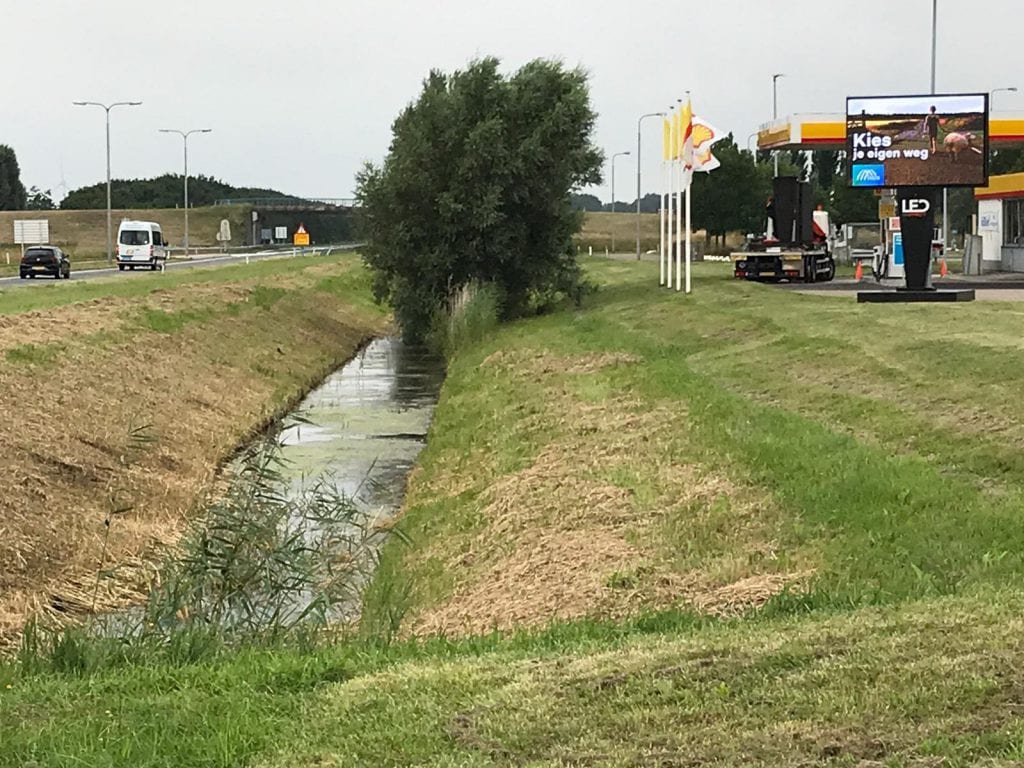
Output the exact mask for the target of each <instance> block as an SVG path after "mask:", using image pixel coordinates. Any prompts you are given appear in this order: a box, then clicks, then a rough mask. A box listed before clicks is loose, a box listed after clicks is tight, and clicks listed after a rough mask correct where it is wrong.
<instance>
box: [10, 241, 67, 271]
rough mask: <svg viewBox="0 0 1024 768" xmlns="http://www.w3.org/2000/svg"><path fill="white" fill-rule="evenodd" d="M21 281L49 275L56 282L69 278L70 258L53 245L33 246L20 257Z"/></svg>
mask: <svg viewBox="0 0 1024 768" xmlns="http://www.w3.org/2000/svg"><path fill="white" fill-rule="evenodd" d="M20 272H21V279H22V280H24V279H25V278H26V277H35V276H36V275H49V276H50V277H54V278H56V279H57V280H60V279H61V278H63V279H65V280H67V279H69V278H70V277H71V257H70V256H68V255H67V254H66V253H64V251H62V250H61V249H60V248H58V247H57V246H55V245H34V246H32V247H31V248H29V249H28V250H26V251H25V255H24V256H22V257H21V270H20Z"/></svg>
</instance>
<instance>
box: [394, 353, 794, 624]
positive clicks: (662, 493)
mask: <svg viewBox="0 0 1024 768" xmlns="http://www.w3.org/2000/svg"><path fill="white" fill-rule="evenodd" d="M639 362H640V360H639V358H637V357H636V356H635V355H631V354H628V353H618V352H605V353H599V354H585V355H574V356H560V355H555V354H552V353H550V352H546V351H543V350H532V349H518V348H514V349H507V350H502V351H499V352H496V353H494V354H492V355H491V356H490V357H488V358H487V359H486V360H485V361H484V364H483V365H484V368H488V369H493V372H494V375H495V376H497V377H499V378H501V379H504V380H506V381H508V382H509V385H510V386H511V387H513V388H515V387H516V385H517V383H521V384H524V385H525V384H526V383H527V382H541V389H542V394H541V395H540V397H539V398H538V399H537V400H535V401H534V403H535V405H536V404H537V403H543V407H540V408H537V409H536V411H535V412H534V413H533V414H531V415H526V416H523V417H521V419H520V428H521V429H525V430H526V431H533V432H537V433H545V434H547V433H548V432H553V433H554V434H553V436H551V437H550V438H548V439H546V441H544V445H543V447H542V448H541V449H540V451H539V452H538V453H537V454H536V455H535V456H534V457H533V458H532V459H531V460H530V461H529V462H528V464H527V465H526V466H525V467H523V468H522V469H519V470H516V471H512V472H508V473H505V474H503V473H501V472H494V474H493V475H492V476H490V477H488V478H487V480H486V483H485V485H484V487H482V488H481V492H480V493H479V496H478V497H477V498H476V499H475V500H474V502H473V504H472V515H473V517H474V518H475V519H476V520H477V521H478V522H477V526H476V532H475V534H474V535H473V536H471V537H465V536H456V537H445V536H443V535H441V536H436V535H435V536H431V537H430V539H429V541H428V542H427V544H426V548H425V549H421V544H418V545H417V554H416V556H415V558H414V559H415V560H417V561H418V562H420V563H425V562H429V561H434V562H435V563H438V564H439V568H440V570H442V571H443V572H444V573H447V574H451V577H450V585H449V589H448V590H446V591H445V593H444V595H443V596H442V597H441V599H440V600H435V601H432V602H431V603H430V604H428V605H426V606H424V607H423V609H422V610H420V611H418V612H416V613H415V615H414V617H413V619H412V622H411V624H410V628H411V631H412V632H413V633H414V634H418V635H433V634H445V635H462V634H480V633H485V632H487V631H490V630H492V629H500V630H510V629H513V628H521V627H535V626H541V625H544V624H547V623H549V622H550V621H552V620H554V619H563V620H564V619H573V618H578V617H583V616H591V617H592V616H602V617H621V616H625V615H628V614H630V613H635V612H637V611H639V610H641V609H647V608H661V607H668V606H685V607H689V608H692V609H695V610H698V611H701V612H705V613H709V614H716V615H727V614H735V613H739V612H742V611H744V610H747V609H749V608H751V607H756V606H758V605H761V604H763V603H764V602H765V601H766V600H768V599H769V598H770V597H772V596H774V595H776V594H778V593H779V592H780V591H782V590H783V589H785V588H786V587H788V586H793V585H796V584H798V583H800V582H802V581H804V580H805V579H806V578H807V577H808V576H809V575H810V569H803V570H800V571H796V572H779V571H778V570H777V568H778V567H779V566H778V565H777V564H774V563H773V559H772V557H771V555H770V553H771V550H772V543H771V541H770V538H769V534H768V533H767V531H766V530H765V517H766V514H767V510H768V505H767V503H766V502H765V501H764V499H763V498H760V497H759V496H758V495H757V494H756V493H754V492H753V491H752V490H751V489H747V488H742V487H739V486H738V485H737V484H736V483H735V482H734V481H732V480H730V479H729V478H728V477H727V476H725V475H724V474H723V473H722V472H721V471H720V470H715V469H712V468H709V467H706V466H702V465H701V464H700V462H698V461H694V460H692V459H687V458H686V457H685V455H684V454H682V453H680V452H679V451H678V450H677V449H676V448H674V447H673V446H674V445H675V444H677V443H678V442H679V439H680V437H679V433H680V429H681V427H683V425H684V424H685V413H683V412H681V411H680V409H679V408H671V409H670V408H669V407H668V406H667V405H660V406H657V407H654V408H651V407H649V405H648V404H646V403H645V402H643V401H641V400H639V399H635V398H631V397H630V396H629V395H628V394H626V393H612V394H609V395H608V396H607V397H601V398H599V399H596V400H589V401H588V400H587V399H584V398H583V397H581V393H580V391H579V387H581V386H582V387H584V388H585V387H586V386H589V385H591V384H593V383H594V382H595V381H596V380H599V379H600V377H601V375H602V372H605V371H607V370H609V369H614V368H615V367H616V366H629V365H635V364H637V363H639ZM492 428H494V427H493V426H489V425H487V424H483V425H481V429H482V430H484V431H486V430H489V429H492ZM434 463H436V465H439V466H444V464H445V462H444V460H443V457H442V458H435V459H434V460H433V461H432V464H434ZM484 463H485V464H486V461H485V462H484ZM492 469H493V467H492ZM638 475H639V476H642V477H643V480H642V486H643V487H644V488H649V491H644V492H643V493H642V494H641V493H638V492H637V490H636V486H635V484H634V483H632V482H623V480H622V478H624V477H627V476H628V477H636V476H638ZM449 483H451V484H449ZM419 486H422V489H421V488H420V487H419ZM467 490H468V488H467V485H466V482H465V476H464V475H461V474H460V473H459V472H458V470H457V469H456V470H454V471H453V473H451V474H448V473H442V474H440V475H438V476H434V477H433V478H424V477H423V476H422V474H418V475H417V476H416V477H415V479H414V480H413V483H412V489H411V496H410V498H411V499H412V500H413V501H412V503H414V504H417V503H418V504H423V503H429V504H432V505H435V506H439V507H445V506H446V502H445V501H444V499H447V500H449V501H450V502H452V503H456V502H455V499H456V498H457V497H459V496H460V495H461V494H464V493H466V491H467ZM723 501H726V502H728V503H722V502H723ZM435 522H436V521H435ZM723 525H729V526H731V527H732V528H733V531H734V537H733V546H731V547H727V548H726V549H725V550H724V551H722V552H719V553H717V554H716V555H715V556H708V557H697V558H692V559H689V560H687V559H680V558H679V557H678V556H677V554H676V552H675V551H674V542H675V541H676V540H677V539H678V538H679V537H680V536H689V537H692V536H694V535H695V532H697V531H698V530H699V529H701V528H702V527H710V528H714V529H717V528H719V527H721V526H723ZM766 552H767V553H768V555H767V556H764V555H765V553H766ZM755 553H756V554H757V556H754V554H755Z"/></svg>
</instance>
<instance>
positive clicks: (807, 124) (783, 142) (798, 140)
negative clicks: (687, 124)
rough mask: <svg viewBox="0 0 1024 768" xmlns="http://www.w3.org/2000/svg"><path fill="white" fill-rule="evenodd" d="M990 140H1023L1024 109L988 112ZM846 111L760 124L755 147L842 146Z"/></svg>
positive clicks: (798, 116) (820, 147)
mask: <svg viewBox="0 0 1024 768" xmlns="http://www.w3.org/2000/svg"><path fill="white" fill-rule="evenodd" d="M988 125H989V140H990V142H991V143H992V144H996V145H999V144H1011V143H1014V142H1016V143H1020V144H1024V113H1021V112H1000V113H999V114H992V115H990V116H989V122H988ZM845 147H846V115H844V114H841V113H836V114H821V113H817V112H808V113H803V114H796V115H790V116H789V117H783V118H779V119H778V120H776V121H774V122H771V123H767V124H765V125H763V126H761V130H759V131H758V132H757V148H758V149H759V150H761V151H767V150H772V149H845Z"/></svg>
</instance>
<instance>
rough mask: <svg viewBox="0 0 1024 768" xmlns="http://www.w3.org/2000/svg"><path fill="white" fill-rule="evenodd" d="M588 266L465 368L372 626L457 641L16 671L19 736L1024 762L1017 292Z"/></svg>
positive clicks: (435, 754)
mask: <svg viewBox="0 0 1024 768" xmlns="http://www.w3.org/2000/svg"><path fill="white" fill-rule="evenodd" d="M591 270H592V273H593V275H594V276H595V278H597V279H598V280H599V281H600V282H601V283H603V286H604V287H603V290H602V291H601V293H599V294H598V295H597V296H595V297H592V298H591V299H589V300H588V305H587V306H586V307H585V308H584V309H583V310H582V311H573V310H569V311H566V312H563V313H560V314H557V315H552V316H549V317H544V318H538V319H534V320H529V321H525V322H521V323H517V324H514V325H511V326H509V327H506V328H504V329H502V330H501V331H500V332H498V333H497V334H495V335H494V337H493V338H492V339H490V340H488V341H487V342H484V343H482V344H478V345H475V346H473V347H472V348H470V349H468V350H467V351H465V352H464V353H463V354H461V355H460V356H459V357H458V358H457V359H456V360H455V361H454V363H453V365H452V367H451V371H450V376H449V379H448V382H447V384H446V388H445V391H444V393H443V396H442V402H441V403H440V405H439V408H438V412H437V417H436V421H435V424H434V427H433V429H432V435H431V440H430V442H429V444H428V446H427V448H426V450H425V452H424V454H423V456H422V459H421V462H420V468H419V469H418V471H417V473H416V474H415V475H414V477H413V478H412V480H411V484H410V492H409V498H408V501H407V505H406V516H405V522H404V526H405V530H406V532H407V533H408V534H409V536H411V538H412V541H413V545H412V546H411V547H404V546H399V545H398V544H397V543H396V544H393V545H390V546H389V549H388V551H387V552H386V555H385V560H384V566H383V569H382V571H381V572H380V574H379V577H378V578H377V579H376V581H375V590H374V592H373V594H372V595H371V599H370V603H369V608H370V610H369V611H368V615H367V618H368V622H367V629H368V630H371V629H373V628H374V627H379V626H380V625H381V624H382V623H388V622H389V621H395V620H397V619H401V622H400V631H401V632H403V633H406V634H422V635H434V634H436V633H442V634H448V635H451V636H452V637H453V639H451V640H441V639H437V638H436V637H435V638H434V639H426V640H422V641H419V642H416V641H413V640H403V641H399V642H396V643H394V644H391V645H381V644H380V643H379V642H373V641H370V640H366V641H358V640H353V641H350V642H346V643H342V644H339V645H337V646H334V647H331V648H324V649H321V650H319V651H314V652H301V651H297V650H289V651H277V652H272V651H251V652H246V653H243V654H240V655H238V656H236V657H234V658H231V659H228V660H220V661H208V662H204V663H199V664H195V665H187V664H177V665H175V664H171V663H169V662H167V661H162V662H161V663H159V664H155V665H149V666H145V667H131V666H129V667H125V668H121V669H109V670H104V671H97V672H95V673H93V674H91V675H86V676H81V677H75V676H72V675H61V674H52V675H41V676H38V677H31V678H19V677H18V676H17V670H16V668H15V667H9V668H5V669H3V670H2V671H0V677H2V678H3V679H0V743H3V744H4V745H5V747H4V750H3V752H2V753H0V764H3V761H7V763H8V764H12V765H22V764H24V762H25V761H26V760H29V759H32V760H35V761H36V762H37V764H39V765H59V764H62V762H63V761H65V760H66V759H70V758H72V757H73V758H74V759H76V760H77V761H78V762H80V763H83V764H93V763H98V762H102V763H103V764H106V765H135V766H137V765H180V764H192V765H224V766H227V765H238V764H258V765H280V766H285V765H287V766H297V765H299V766H301V765H310V766H311V765H346V766H348V765H395V764H430V765H447V766H456V765H458V766H463V765H467V766H468V765H473V766H487V765H507V764H520V765H609V766H612V765H622V766H626V765H637V764H644V765H722V766H727V765H728V766H732V765H763V766H769V765H836V766H853V765H857V766H862V768H867V767H868V766H875V765H892V766H897V765H906V766H922V767H923V766H936V765H950V766H955V765H971V764H984V765H986V766H1001V765H1007V766H1008V765H1014V764H1019V761H1020V760H1021V759H1022V758H1024V721H1022V720H1021V719H1020V708H1021V706H1022V705H1024V696H1022V690H1024V687H1022V677H1021V673H1020V669H1021V667H1022V662H1024V645H1022V644H1021V642H1020V641H1019V639H1018V636H1019V634H1020V630H1021V626H1022V624H1021V619H1020V616H1021V610H1022V609H1024V589H1022V587H1024V569H1022V562H1021V561H1022V558H1024V520H1022V518H1021V516H1020V514H1019V510H1020V508H1021V502H1022V501H1024V499H1022V490H1021V489H1022V480H1024V458H1022V454H1021V452H1020V450H1019V447H1020V443H1021V440H1022V438H1024V403H1021V402H1020V400H1019V398H1016V397H1014V394H1015V392H1016V390H1017V382H1018V380H1019V379H1020V377H1021V374H1022V373H1024V349H1022V345H1021V343H1020V336H1019V330H1018V329H1019V327H1020V323H1021V320H1022V317H1021V316H1022V314H1024V308H1022V307H1021V306H1020V305H1009V304H997V303H983V304H977V305H974V306H962V307H959V306H958V307H940V306H903V307H875V306H857V305H855V304H854V303H852V302H851V301H850V300H847V299H842V298H837V297H831V296H821V297H817V296H813V297H812V296H804V295H797V294H793V293H790V292H784V291H779V290H776V289H774V288H769V287H764V286H757V285H750V284H739V283H733V282H732V281H729V280H727V279H723V278H722V274H723V272H724V270H723V268H722V267H720V266H717V265H701V266H699V267H698V269H697V274H698V280H697V282H696V290H695V293H694V294H693V296H691V297H689V298H684V297H682V296H679V295H677V294H672V293H668V292H662V291H659V290H658V289H657V288H656V287H655V286H654V285H653V284H652V281H651V267H650V265H643V266H638V265H634V264H630V263H601V264H594V265H592V266H591ZM631 617H632V618H631ZM636 617H641V618H636ZM551 621H556V622H557V623H556V624H555V625H554V626H549V622H551ZM492 627H497V628H499V629H511V628H513V627H515V628H518V629H517V631H516V632H514V633H509V634H504V635H494V634H486V633H487V632H488V630H489V629H490V628H492ZM545 627H546V628H545ZM480 633H484V634H483V635H481V634H480ZM464 635H468V637H466V638H464V639H458V637H461V636H464ZM4 676H6V677H4ZM8 685H9V686H10V688H6V686H8ZM19 761H20V762H19Z"/></svg>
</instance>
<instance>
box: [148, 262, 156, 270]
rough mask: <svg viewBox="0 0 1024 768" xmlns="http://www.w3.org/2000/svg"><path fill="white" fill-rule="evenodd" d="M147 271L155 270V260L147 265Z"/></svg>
mask: <svg viewBox="0 0 1024 768" xmlns="http://www.w3.org/2000/svg"><path fill="white" fill-rule="evenodd" d="M149 271H150V272H156V262H155V261H154V262H153V263H152V264H150V265H149Z"/></svg>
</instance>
